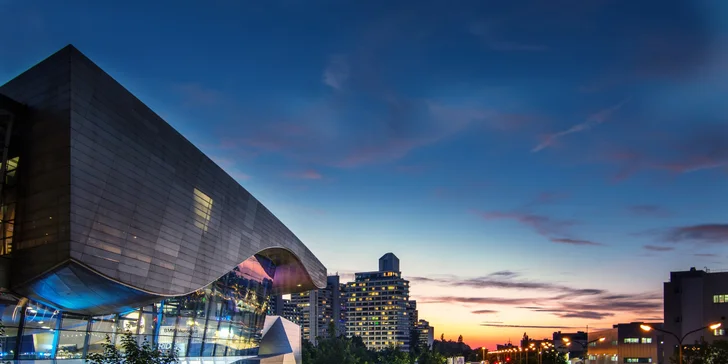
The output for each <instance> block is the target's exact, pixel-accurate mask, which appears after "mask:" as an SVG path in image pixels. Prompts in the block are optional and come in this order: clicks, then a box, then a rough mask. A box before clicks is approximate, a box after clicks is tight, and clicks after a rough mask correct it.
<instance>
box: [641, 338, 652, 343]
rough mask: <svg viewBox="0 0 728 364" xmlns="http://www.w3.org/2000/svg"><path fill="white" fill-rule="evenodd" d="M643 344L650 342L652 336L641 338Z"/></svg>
mask: <svg viewBox="0 0 728 364" xmlns="http://www.w3.org/2000/svg"><path fill="white" fill-rule="evenodd" d="M642 343H643V344H652V338H651V337H643V338H642Z"/></svg>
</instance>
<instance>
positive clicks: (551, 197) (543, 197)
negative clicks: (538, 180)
mask: <svg viewBox="0 0 728 364" xmlns="http://www.w3.org/2000/svg"><path fill="white" fill-rule="evenodd" d="M567 198H569V194H568V193H566V192H541V193H539V194H538V196H536V198H535V199H533V201H531V202H529V203H527V204H526V206H524V208H525V207H533V206H540V205H551V204H554V203H557V202H561V201H564V200H566V199H567Z"/></svg>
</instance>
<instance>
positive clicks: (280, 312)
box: [267, 295, 301, 324]
mask: <svg viewBox="0 0 728 364" xmlns="http://www.w3.org/2000/svg"><path fill="white" fill-rule="evenodd" d="M267 314H268V315H269V316H281V317H283V318H285V319H287V320H289V321H291V322H293V323H295V324H300V322H299V321H300V320H301V314H300V312H299V311H298V307H297V306H296V305H295V304H293V303H292V302H291V300H290V299H285V298H283V296H282V295H271V296H270V299H269V300H268V313H267Z"/></svg>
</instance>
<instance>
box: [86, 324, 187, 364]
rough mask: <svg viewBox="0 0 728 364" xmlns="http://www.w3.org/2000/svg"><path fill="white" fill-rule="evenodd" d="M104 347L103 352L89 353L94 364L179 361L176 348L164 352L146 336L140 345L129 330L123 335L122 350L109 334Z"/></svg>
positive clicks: (89, 359) (145, 363)
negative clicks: (155, 346)
mask: <svg viewBox="0 0 728 364" xmlns="http://www.w3.org/2000/svg"><path fill="white" fill-rule="evenodd" d="M103 348H104V351H103V353H93V354H89V356H88V362H89V363H92V364H176V363H178V362H179V360H178V359H177V353H176V352H175V351H174V350H170V351H169V352H168V353H163V352H162V351H160V350H158V349H156V348H154V347H152V345H151V343H149V341H148V340H147V339H146V338H145V339H144V342H143V343H142V345H141V346H139V343H137V341H136V338H134V336H132V334H131V332H129V331H127V332H125V333H124V334H123V335H122V337H121V349H122V350H121V351H119V349H117V348H116V345H114V344H113V343H112V342H111V338H110V337H109V335H106V340H105V342H104V344H103Z"/></svg>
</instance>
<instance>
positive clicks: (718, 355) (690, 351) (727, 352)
mask: <svg viewBox="0 0 728 364" xmlns="http://www.w3.org/2000/svg"><path fill="white" fill-rule="evenodd" d="M678 357H679V354H678V350H677V349H675V353H674V354H673V355H672V356H671V357H670V363H672V364H678V363H679V362H680V361H679V358H678ZM683 364H728V341H723V340H719V341H714V342H713V343H712V344H709V343H707V342H702V343H699V344H696V345H691V346H689V347H688V348H687V349H685V350H683Z"/></svg>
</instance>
